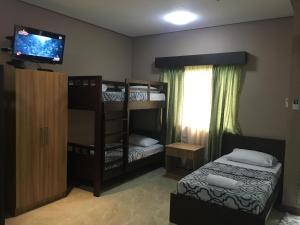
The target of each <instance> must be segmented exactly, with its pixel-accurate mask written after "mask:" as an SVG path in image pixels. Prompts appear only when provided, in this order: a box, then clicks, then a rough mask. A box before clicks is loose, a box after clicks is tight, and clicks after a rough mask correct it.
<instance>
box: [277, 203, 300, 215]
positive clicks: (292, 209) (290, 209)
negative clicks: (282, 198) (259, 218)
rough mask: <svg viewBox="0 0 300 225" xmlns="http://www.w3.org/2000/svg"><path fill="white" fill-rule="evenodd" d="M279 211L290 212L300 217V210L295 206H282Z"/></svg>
mask: <svg viewBox="0 0 300 225" xmlns="http://www.w3.org/2000/svg"><path fill="white" fill-rule="evenodd" d="M279 210H280V211H282V212H288V213H291V214H294V215H298V216H300V208H296V207H293V206H287V205H281V206H280V208H279Z"/></svg>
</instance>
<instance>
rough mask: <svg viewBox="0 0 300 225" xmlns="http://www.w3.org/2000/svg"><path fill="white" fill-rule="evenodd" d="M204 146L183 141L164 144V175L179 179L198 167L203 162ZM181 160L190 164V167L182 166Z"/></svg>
mask: <svg viewBox="0 0 300 225" xmlns="http://www.w3.org/2000/svg"><path fill="white" fill-rule="evenodd" d="M204 149H205V148H204V146H201V145H192V144H185V143H173V144H169V145H166V170H167V174H166V176H168V177H172V178H175V179H180V178H182V177H184V176H185V175H187V174H189V173H191V172H192V171H194V170H196V169H198V168H199V167H201V166H202V165H203V162H204ZM182 162H186V163H187V164H189V165H190V167H191V169H186V168H183V167H182V166H181V165H182Z"/></svg>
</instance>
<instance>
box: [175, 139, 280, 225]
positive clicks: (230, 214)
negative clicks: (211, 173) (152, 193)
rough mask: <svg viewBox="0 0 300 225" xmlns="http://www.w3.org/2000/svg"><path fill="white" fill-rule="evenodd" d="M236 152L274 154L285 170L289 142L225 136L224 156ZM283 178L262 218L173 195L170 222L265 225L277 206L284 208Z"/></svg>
mask: <svg viewBox="0 0 300 225" xmlns="http://www.w3.org/2000/svg"><path fill="white" fill-rule="evenodd" d="M233 148H246V149H252V150H256V151H261V152H265V153H269V154H272V155H274V156H276V157H277V159H278V160H279V162H281V163H282V168H283V169H284V155H285V141H282V140H270V139H263V138H256V137H244V136H240V135H231V134H224V135H223V143H222V155H224V154H228V153H230V152H232V151H233ZM283 174H284V172H283V171H282V175H281V178H280V180H279V181H278V183H277V184H276V187H275V189H274V191H273V193H272V194H271V196H270V198H269V199H268V201H267V203H266V206H265V208H264V210H263V211H262V212H261V213H260V214H258V215H254V214H249V213H245V212H242V211H238V210H234V209H230V208H227V207H224V206H220V205H217V204H212V203H208V202H205V201H202V200H199V199H195V198H191V197H188V196H185V195H182V194H179V193H171V201H170V221H171V222H173V223H176V224H178V225H198V224H199V218H200V221H201V224H202V225H220V224H222V225H240V224H243V225H254V224H255V225H265V223H266V220H267V218H268V216H269V214H270V212H271V210H272V207H273V206H274V204H275V203H276V204H278V205H280V204H281V200H282V189H283V186H282V184H283Z"/></svg>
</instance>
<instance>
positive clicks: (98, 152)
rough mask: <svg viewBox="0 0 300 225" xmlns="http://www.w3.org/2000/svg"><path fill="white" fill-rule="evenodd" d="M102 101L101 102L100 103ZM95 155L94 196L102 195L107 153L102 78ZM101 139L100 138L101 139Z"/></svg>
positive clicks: (97, 100)
mask: <svg viewBox="0 0 300 225" xmlns="http://www.w3.org/2000/svg"><path fill="white" fill-rule="evenodd" d="M99 99H101V101H99ZM95 101H96V103H95V132H94V134H95V137H94V140H95V153H94V162H93V164H94V165H93V167H94V184H93V186H94V196H96V197H99V196H100V194H101V183H102V180H103V173H104V168H105V165H104V161H105V152H104V151H102V149H103V146H105V143H104V136H103V134H104V133H103V130H104V123H103V120H102V119H103V114H104V113H103V104H102V77H101V76H97V77H96V98H95ZM99 137H100V138H99Z"/></svg>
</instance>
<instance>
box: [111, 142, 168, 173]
mask: <svg viewBox="0 0 300 225" xmlns="http://www.w3.org/2000/svg"><path fill="white" fill-rule="evenodd" d="M163 150H164V147H163V145H160V144H156V145H152V146H149V147H141V146H136V145H130V146H129V150H128V162H129V163H131V162H134V161H137V160H140V159H143V158H146V157H149V156H151V155H154V154H157V153H159V152H162V151H163ZM122 157H123V149H116V150H112V151H107V152H105V163H106V164H108V163H109V164H108V165H106V166H105V170H109V169H113V168H116V167H119V166H121V165H122V161H121V160H122ZM114 162H115V163H114Z"/></svg>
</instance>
